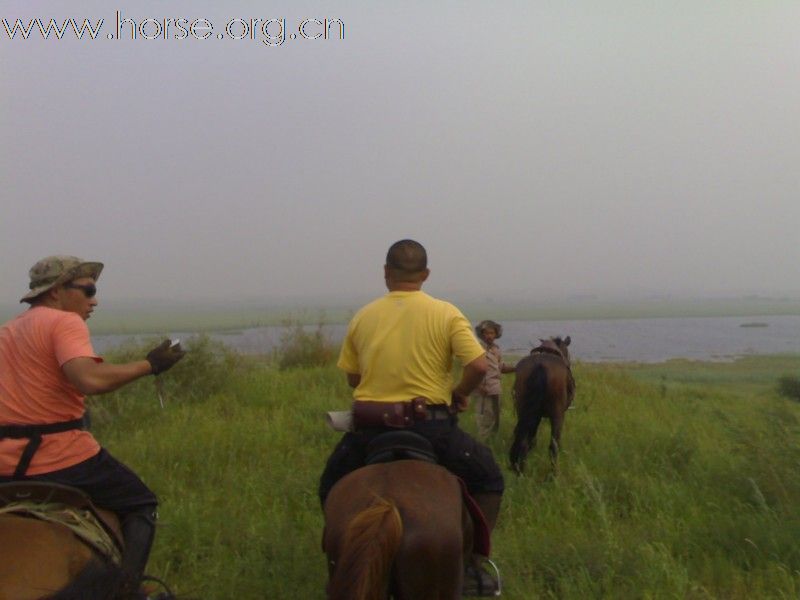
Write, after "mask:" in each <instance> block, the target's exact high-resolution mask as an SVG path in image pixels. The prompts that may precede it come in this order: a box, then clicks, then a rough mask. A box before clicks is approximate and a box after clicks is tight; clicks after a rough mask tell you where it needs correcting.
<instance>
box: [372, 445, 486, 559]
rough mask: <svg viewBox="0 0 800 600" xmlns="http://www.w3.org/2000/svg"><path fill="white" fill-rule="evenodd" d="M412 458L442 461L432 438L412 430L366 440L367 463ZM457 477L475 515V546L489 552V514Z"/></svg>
mask: <svg viewBox="0 0 800 600" xmlns="http://www.w3.org/2000/svg"><path fill="white" fill-rule="evenodd" d="M409 459H411V460H423V461H426V462H430V463H433V464H437V463H438V462H439V461H438V460H437V459H436V453H435V452H434V450H433V445H432V444H431V443H430V441H428V440H427V439H426V438H424V437H422V436H421V435H419V434H418V433H414V432H413V431H408V430H399V431H388V432H386V433H381V434H379V435H377V436H375V437H374V438H373V439H372V440H371V441H370V442H369V444H367V458H366V464H368V465H372V464H375V463H386V462H392V461H395V460H409ZM456 479H457V480H458V483H459V485H460V487H461V498H462V500H463V501H464V505H465V506H466V507H467V512H469V515H470V517H471V518H472V525H473V538H474V539H473V549H474V551H475V552H477V553H478V554H481V555H482V556H489V552H490V550H491V539H490V535H489V525H488V524H487V523H486V518H485V517H484V516H483V512H481V509H480V507H479V506H478V503H477V502H475V499H474V498H473V497H472V496H470V494H469V492H468V491H467V486H466V484H465V483H464V481H463V480H462V479H461V478H460V477H456Z"/></svg>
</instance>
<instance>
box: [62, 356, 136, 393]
mask: <svg viewBox="0 0 800 600" xmlns="http://www.w3.org/2000/svg"><path fill="white" fill-rule="evenodd" d="M61 368H62V370H63V371H64V374H65V375H66V376H67V379H69V381H70V383H72V385H74V386H75V387H76V388H78V391H80V393H81V394H87V395H89V394H105V393H106V392H113V391H114V390H116V389H118V388H120V387H122V386H123V385H125V384H126V383H130V382H131V381H134V380H136V379H139V378H140V377H144V376H145V375H149V374H150V373H151V372H152V367H151V366H150V363H149V362H147V361H146V360H144V359H142V360H137V361H135V362H131V363H125V364H122V365H112V364H110V363H99V362H95V360H94V359H93V358H88V357H85V356H84V357H80V358H73V359H72V360H70V361H67V362H66V363H64V365H63V366H62V367H61Z"/></svg>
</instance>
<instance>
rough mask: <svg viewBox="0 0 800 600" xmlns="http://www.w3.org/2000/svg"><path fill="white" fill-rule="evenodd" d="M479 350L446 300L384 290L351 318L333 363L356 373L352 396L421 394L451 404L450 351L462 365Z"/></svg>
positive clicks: (394, 398) (376, 397)
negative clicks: (340, 349)
mask: <svg viewBox="0 0 800 600" xmlns="http://www.w3.org/2000/svg"><path fill="white" fill-rule="evenodd" d="M484 352H485V351H484V349H483V348H482V347H481V345H480V344H479V343H478V340H477V339H476V338H475V335H474V334H473V333H472V327H470V324H469V321H467V319H466V318H465V317H464V315H463V314H461V311H460V310H458V309H457V308H456V307H455V306H453V305H452V304H450V303H449V302H444V301H443V300H437V299H436V298H433V297H431V296H429V295H428V294H426V293H425V292H422V291H413V292H389V293H388V294H386V295H385V296H383V297H381V298H378V299H377V300H374V301H373V302H370V303H369V304H367V305H366V306H365V307H364V308H362V309H361V310H359V311H358V312H357V313H356V315H355V317H353V320H352V321H350V325H349V326H348V329H347V335H346V336H345V339H344V342H343V343H342V351H341V353H340V354H339V361H338V363H337V365H338V366H339V368H340V369H342V370H344V371H345V372H347V373H357V374H359V375H361V382H360V383H359V385H358V387H357V388H356V389H355V390H354V392H353V398H355V399H356V400H378V401H384V402H396V401H404V400H411V399H412V398H416V397H419V396H423V397H425V398H428V399H429V400H430V402H431V403H432V404H450V392H451V389H452V380H451V376H450V371H451V369H452V366H453V356H455V357H456V358H458V360H459V361H461V363H462V364H464V365H466V364H468V363H470V362H472V361H473V360H475V359H476V358H479V357H480V356H481V355H483V354H484Z"/></svg>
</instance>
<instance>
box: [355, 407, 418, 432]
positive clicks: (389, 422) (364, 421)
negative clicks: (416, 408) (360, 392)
mask: <svg viewBox="0 0 800 600" xmlns="http://www.w3.org/2000/svg"><path fill="white" fill-rule="evenodd" d="M412 423H413V415H412V407H411V404H410V403H408V402H375V401H373V400H356V401H355V402H353V425H354V426H355V428H356V429H362V428H365V427H393V428H395V429H403V428H405V427H409V426H411V424H412Z"/></svg>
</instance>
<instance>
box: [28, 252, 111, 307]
mask: <svg viewBox="0 0 800 600" xmlns="http://www.w3.org/2000/svg"><path fill="white" fill-rule="evenodd" d="M102 270H103V263H99V262H86V261H85V260H83V259H82V258H78V257H77V256H61V255H59V256H48V257H47V258H43V259H42V260H40V261H39V262H37V263H36V264H35V265H33V266H32V267H31V270H30V271H28V275H29V276H30V278H31V282H30V285H29V286H28V287H29V288H30V291H29V292H28V293H27V294H25V295H24V296H23V297H22V298H21V299H20V302H30V301H31V300H33V299H34V298H36V297H37V296H39V295H40V294H44V293H45V292H46V291H47V290H49V289H52V288H54V287H56V286H57V285H61V284H62V283H67V282H70V281H72V280H73V279H79V278H81V277H91V278H92V279H94V280H95V281H96V280H97V278H98V277H100V272H101V271H102Z"/></svg>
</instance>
